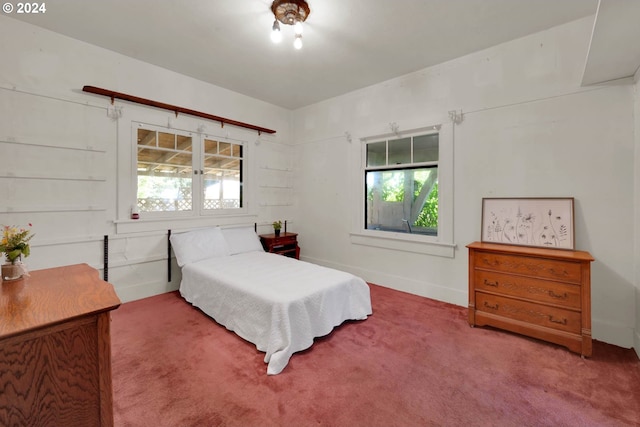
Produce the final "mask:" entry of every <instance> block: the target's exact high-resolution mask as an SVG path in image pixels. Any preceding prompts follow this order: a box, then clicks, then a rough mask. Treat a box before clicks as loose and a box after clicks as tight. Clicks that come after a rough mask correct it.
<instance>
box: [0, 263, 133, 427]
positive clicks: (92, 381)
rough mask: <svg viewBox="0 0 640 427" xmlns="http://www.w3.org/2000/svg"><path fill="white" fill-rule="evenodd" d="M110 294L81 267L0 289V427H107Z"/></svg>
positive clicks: (36, 274)
mask: <svg viewBox="0 0 640 427" xmlns="http://www.w3.org/2000/svg"><path fill="white" fill-rule="evenodd" d="M119 306H120V300H119V299H118V296H117V295H116V293H115V291H114V289H113V286H112V285H111V284H110V283H107V282H105V281H103V280H101V279H100V277H99V276H98V271H97V270H95V269H94V268H91V267H89V266H88V265H86V264H78V265H71V266H66V267H58V268H49V269H46V270H37V271H32V272H31V274H30V276H29V277H25V278H24V279H22V280H18V281H13V282H2V283H1V284H0V389H2V393H0V425H3V426H14V425H20V426H22V425H24V426H36V425H53V424H55V425H59V426H83V427H87V426H113V390H112V385H111V336H110V332H109V330H110V322H111V316H110V311H111V310H114V309H116V308H118V307H119Z"/></svg>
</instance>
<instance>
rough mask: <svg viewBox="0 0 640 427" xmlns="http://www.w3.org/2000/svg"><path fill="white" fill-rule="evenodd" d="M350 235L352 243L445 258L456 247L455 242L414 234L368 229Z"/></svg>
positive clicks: (451, 255)
mask: <svg viewBox="0 0 640 427" xmlns="http://www.w3.org/2000/svg"><path fill="white" fill-rule="evenodd" d="M350 237H351V243H353V244H354V245H362V246H373V247H375V248H384V249H391V250H395V251H404V252H413V253H418V254H425V255H435V256H441V257H445V258H453V257H454V253H455V249H456V244H455V243H445V242H437V241H434V240H432V239H433V237H428V236H420V235H416V234H406V233H390V232H384V231H377V232H376V231H368V232H359V233H350Z"/></svg>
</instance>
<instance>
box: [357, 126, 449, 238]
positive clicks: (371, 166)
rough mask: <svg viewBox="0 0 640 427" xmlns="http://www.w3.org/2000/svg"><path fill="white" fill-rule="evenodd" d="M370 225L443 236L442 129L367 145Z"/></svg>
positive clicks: (366, 187)
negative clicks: (440, 189)
mask: <svg viewBox="0 0 640 427" xmlns="http://www.w3.org/2000/svg"><path fill="white" fill-rule="evenodd" d="M365 155H366V167H365V171H364V173H365V194H366V201H365V209H364V212H365V222H364V223H365V228H366V229H367V230H379V231H390V232H399V233H410V234H422V235H429V236H437V235H438V214H439V212H438V200H439V199H438V159H439V134H438V133H428V134H421V135H415V136H408V137H402V138H398V139H391V140H384V141H375V142H369V143H367V144H366V147H365Z"/></svg>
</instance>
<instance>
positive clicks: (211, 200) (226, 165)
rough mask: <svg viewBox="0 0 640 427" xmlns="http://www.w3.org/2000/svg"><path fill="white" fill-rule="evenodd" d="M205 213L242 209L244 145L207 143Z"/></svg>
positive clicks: (204, 175) (204, 176)
mask: <svg viewBox="0 0 640 427" xmlns="http://www.w3.org/2000/svg"><path fill="white" fill-rule="evenodd" d="M202 178H203V181H204V209H205V210H215V209H237V208H241V207H242V145H240V144H232V143H229V142H222V141H215V140H211V139H205V140H204V170H203V175H202Z"/></svg>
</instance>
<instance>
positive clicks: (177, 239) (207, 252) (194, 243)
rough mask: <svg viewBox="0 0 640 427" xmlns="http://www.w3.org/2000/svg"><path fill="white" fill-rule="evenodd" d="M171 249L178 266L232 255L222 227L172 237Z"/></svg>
mask: <svg viewBox="0 0 640 427" xmlns="http://www.w3.org/2000/svg"><path fill="white" fill-rule="evenodd" d="M170 240H171V247H172V248H173V253H175V254H176V260H177V261H178V265H179V266H180V267H182V266H183V265H185V264H189V263H192V262H196V261H200V260H203V259H206V258H216V257H222V256H227V255H230V252H229V246H227V241H226V240H225V238H224V236H223V235H222V231H221V230H220V227H212V228H203V229H200V230H193V231H187V232H186V233H178V234H172V235H171V238H170Z"/></svg>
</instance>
